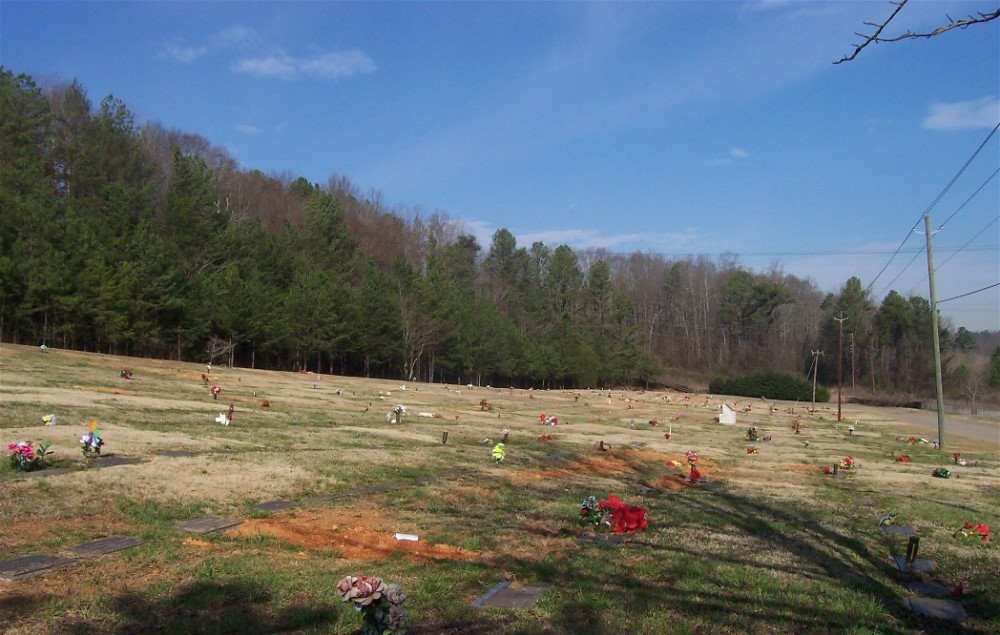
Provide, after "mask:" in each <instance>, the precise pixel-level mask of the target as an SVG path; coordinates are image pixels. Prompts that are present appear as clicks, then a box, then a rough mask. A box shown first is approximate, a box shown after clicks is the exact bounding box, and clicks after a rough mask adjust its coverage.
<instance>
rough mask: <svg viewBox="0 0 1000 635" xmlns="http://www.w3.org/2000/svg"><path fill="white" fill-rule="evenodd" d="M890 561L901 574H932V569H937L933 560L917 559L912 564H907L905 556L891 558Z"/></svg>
mask: <svg viewBox="0 0 1000 635" xmlns="http://www.w3.org/2000/svg"><path fill="white" fill-rule="evenodd" d="M892 559H893V561H894V562H895V563H896V567H897V568H898V569H899V570H900V571H901V572H903V573H913V572H919V573H933V572H934V569H936V568H937V563H935V562H934V561H933V560H921V559H919V558H917V559H914V560H913V562H907V560H906V556H893V557H892Z"/></svg>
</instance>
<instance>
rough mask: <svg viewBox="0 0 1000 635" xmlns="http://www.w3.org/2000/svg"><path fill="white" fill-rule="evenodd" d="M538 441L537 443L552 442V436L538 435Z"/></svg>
mask: <svg viewBox="0 0 1000 635" xmlns="http://www.w3.org/2000/svg"><path fill="white" fill-rule="evenodd" d="M538 440H539V441H551V440H552V435H551V434H540V435H538Z"/></svg>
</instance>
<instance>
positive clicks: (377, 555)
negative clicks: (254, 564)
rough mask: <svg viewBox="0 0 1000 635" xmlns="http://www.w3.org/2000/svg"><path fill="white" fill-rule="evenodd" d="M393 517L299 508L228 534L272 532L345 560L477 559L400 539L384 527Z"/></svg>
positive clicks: (470, 554)
mask: <svg viewBox="0 0 1000 635" xmlns="http://www.w3.org/2000/svg"><path fill="white" fill-rule="evenodd" d="M390 523H391V520H389V519H387V518H386V517H385V515H384V514H382V513H380V512H378V511H371V510H366V511H346V510H343V509H324V510H296V511H294V512H290V513H288V514H282V515H280V516H275V517H271V518H258V519H252V520H248V521H246V522H244V523H243V524H241V525H239V526H237V527H233V528H232V529H230V530H228V531H227V532H226V535H227V536H234V537H235V536H244V537H248V536H261V535H263V536H271V537H273V538H276V539H277V540H280V541H281V542H284V543H287V544H290V545H295V546H296V547H301V548H303V549H314V550H321V551H334V552H336V553H338V554H339V555H340V557H341V558H344V559H345V560H377V559H381V558H387V557H389V556H392V555H394V554H403V555H404V556H405V557H406V558H407V559H409V560H412V561H415V562H426V561H428V560H475V559H477V558H479V553H477V552H475V551H469V550H467V549H462V548H461V547H453V546H451V545H436V544H431V543H428V542H426V541H425V540H418V541H416V542H413V541H408V540H397V539H396V535H395V531H389V530H388V529H386V530H385V531H379V528H381V529H385V528H386V526H387V525H389V524H390Z"/></svg>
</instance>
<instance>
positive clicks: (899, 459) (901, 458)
mask: <svg viewBox="0 0 1000 635" xmlns="http://www.w3.org/2000/svg"><path fill="white" fill-rule="evenodd" d="M909 462H910V455H909V454H900V455H899V456H897V457H896V463H909Z"/></svg>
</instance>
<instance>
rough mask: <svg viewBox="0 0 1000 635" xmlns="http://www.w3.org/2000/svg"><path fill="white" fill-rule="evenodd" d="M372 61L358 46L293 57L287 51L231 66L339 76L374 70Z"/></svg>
mask: <svg viewBox="0 0 1000 635" xmlns="http://www.w3.org/2000/svg"><path fill="white" fill-rule="evenodd" d="M375 68H376V67H375V62H374V61H373V60H372V58H370V57H368V55H366V54H365V53H364V52H362V51H359V50H357V49H354V50H350V51H334V52H331V53H322V54H320V55H315V56H313V57H302V58H295V57H292V56H290V55H288V54H286V53H278V54H275V55H269V56H266V57H253V58H246V59H242V60H240V61H239V62H237V63H236V64H235V65H234V66H233V70H234V71H236V72H237V73H246V74H248V75H259V76H262V77H278V78H280V79H293V78H295V77H299V76H301V77H315V78H320V79H338V78H341V77H350V76H352V75H358V74H361V73H371V72H373V71H374V70H375Z"/></svg>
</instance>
